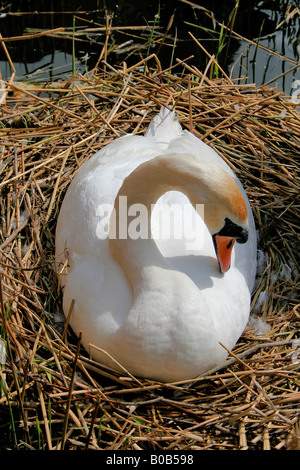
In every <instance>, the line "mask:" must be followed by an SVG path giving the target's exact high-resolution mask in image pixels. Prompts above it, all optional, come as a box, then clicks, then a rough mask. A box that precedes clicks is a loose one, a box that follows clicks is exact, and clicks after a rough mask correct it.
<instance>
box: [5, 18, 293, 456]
mask: <svg viewBox="0 0 300 470" xmlns="http://www.w3.org/2000/svg"><path fill="white" fill-rule="evenodd" d="M109 26H110V25H109V24H108V25H107V31H108V29H109ZM104 54H105V50H103V56H104ZM210 59H211V62H210V63H211V64H214V65H216V63H215V62H214V60H213V59H214V58H213V57H211V58H210ZM102 62H103V61H102ZM188 62H189V61H188V60H186V61H178V62H177V63H176V64H175V65H173V66H172V67H170V68H169V69H168V70H165V71H163V70H162V68H161V65H160V64H159V61H158V58H157V57H156V56H155V55H154V54H152V55H151V56H149V57H147V58H144V59H142V60H141V61H140V62H139V63H138V64H136V65H134V66H131V67H127V66H126V64H124V65H123V66H122V67H118V68H112V67H111V66H108V64H107V65H106V70H105V73H100V72H97V71H96V70H94V71H93V73H91V74H86V75H85V76H82V77H81V76H78V77H72V79H70V80H67V81H64V82H62V81H61V82H55V83H52V84H51V86H50V85H49V84H44V85H43V84H39V85H38V86H36V87H35V86H34V85H30V86H29V85H27V84H26V83H23V85H22V87H21V86H20V85H19V84H16V83H15V82H14V81H13V80H12V81H11V82H8V83H6V84H5V86H6V88H7V90H8V91H9V94H8V95H7V97H6V104H5V105H4V106H3V108H2V115H1V124H2V125H1V127H0V139H1V149H2V153H1V155H0V174H1V182H0V191H1V199H0V212H1V218H0V230H1V233H0V237H1V238H0V248H1V255H0V256H1V258H0V262H1V269H0V276H1V299H0V300H1V331H2V337H3V339H4V341H5V343H6V345H7V361H6V363H5V364H3V365H2V366H1V369H2V370H1V379H0V380H1V381H2V382H1V384H2V385H3V387H2V389H4V386H5V389H6V390H7V393H6V394H4V393H2V395H1V396H0V421H1V413H2V414H3V415H4V416H6V417H7V410H8V409H11V410H13V414H12V415H10V417H9V418H8V420H10V422H12V421H13V422H14V425H15V428H16V433H17V436H18V439H19V441H18V443H17V444H16V446H17V447H20V448H22V446H25V447H27V448H30V449H37V448H39V446H40V447H42V448H44V449H50V448H53V449H59V448H65V449H77V448H82V449H87V448H93V449H118V450H120V449H122V450H124V449H134V450H135V449H138V450H160V449H165V450H167V449H169V450H178V449H179V450H186V449H269V448H271V449H275V448H276V449H285V448H289V446H294V445H296V444H294V442H296V441H297V437H295V435H296V434H295V429H297V428H296V426H297V423H298V421H299V394H300V390H299V376H300V372H299V359H300V357H299V356H300V354H299V343H298V341H299V339H298V338H299V331H300V328H299V327H300V313H299V293H298V283H299V261H298V253H299V208H300V204H299V162H298V158H299V142H300V125H299V122H300V121H299V114H298V111H297V107H296V106H295V103H293V101H292V100H291V99H290V98H289V97H287V96H285V95H284V94H283V93H278V92H277V91H276V90H274V89H272V88H268V87H261V88H256V87H255V86H254V85H238V84H236V83H233V82H232V81H231V80H230V79H229V78H228V77H226V76H225V75H224V74H223V78H222V79H218V80H214V79H211V78H210V77H209V69H208V68H207V69H206V70H205V71H204V73H203V72H201V71H199V70H197V69H196V68H195V67H194V66H191V65H189V63H188ZM145 64H147V67H146V70H147V73H144V66H145ZM151 67H152V68H151ZM42 92H43V96H45V95H48V97H47V98H42V97H41V96H40V95H41V93H42ZM161 105H168V106H171V107H175V109H176V111H177V113H178V116H179V119H180V122H181V124H182V126H183V127H184V128H187V129H192V131H193V132H194V133H195V135H197V136H198V137H200V138H202V139H203V140H205V141H206V143H208V144H209V145H211V146H212V147H213V148H214V149H215V150H216V151H217V152H218V153H219V154H220V155H221V156H222V157H223V158H224V159H225V160H226V161H227V162H228V163H229V165H230V166H231V167H232V168H233V169H234V171H235V172H236V173H237V175H238V176H239V177H240V179H241V180H242V182H243V184H244V186H245V188H246V191H247V193H248V195H249V198H250V201H251V203H252V207H253V212H254V215H255V218H256V223H257V229H258V232H259V234H260V237H259V250H260V255H261V258H262V262H261V263H260V265H259V270H258V275H257V283H256V287H255V291H254V293H253V302H252V313H253V316H254V318H259V319H261V320H262V321H263V322H265V323H264V325H265V324H267V325H268V328H267V329H265V331H264V332H263V333H262V334H261V335H258V334H257V332H256V331H255V328H254V327H255V325H254V326H253V325H251V324H249V326H248V328H247V329H246V331H245V332H244V334H243V336H242V337H241V339H240V340H239V342H238V344H237V345H236V347H235V349H234V351H233V352H232V353H230V356H229V358H228V361H227V362H226V363H225V364H221V365H220V366H219V367H217V368H215V369H214V370H213V371H208V372H207V373H206V374H203V376H201V377H197V378H195V379H194V380H190V381H182V382H177V383H173V384H161V383H158V382H155V381H151V380H144V379H139V378H135V377H131V376H130V375H128V374H127V373H126V371H124V374H120V375H118V374H116V373H115V372H114V371H112V370H110V369H108V368H107V367H104V366H103V365H101V364H98V363H96V362H95V361H93V360H91V359H90V358H89V357H88V356H87V354H86V353H85V351H83V350H82V349H81V348H79V347H78V343H77V339H76V338H74V335H73V334H72V331H71V330H70V328H69V326H68V320H67V321H66V322H65V323H64V320H63V318H62V306H61V294H60V291H59V282H58V280H57V275H56V272H55V266H54V237H55V224H56V219H57V215H58V212H59V207H60V204H61V202H62V199H63V196H64V194H65V192H66V190H67V188H68V185H69V183H70V181H71V180H72V179H73V177H74V175H75V174H76V172H77V171H78V169H79V168H80V167H81V166H82V165H83V164H84V163H85V161H87V160H88V159H89V158H90V156H91V155H93V154H94V153H95V152H96V151H98V150H99V149H101V148H102V147H103V146H104V145H106V144H108V143H110V142H111V141H112V140H113V139H114V138H115V137H116V136H117V135H123V134H126V133H128V132H134V133H136V134H142V133H143V132H144V130H145V128H146V127H147V125H148V124H149V122H150V119H151V118H152V117H153V116H154V114H156V113H157V111H158V110H159V108H160V106H161ZM70 315H71V312H70ZM6 419H7V418H6ZM36 423H38V427H37V425H36ZM7 432H8V431H7Z"/></svg>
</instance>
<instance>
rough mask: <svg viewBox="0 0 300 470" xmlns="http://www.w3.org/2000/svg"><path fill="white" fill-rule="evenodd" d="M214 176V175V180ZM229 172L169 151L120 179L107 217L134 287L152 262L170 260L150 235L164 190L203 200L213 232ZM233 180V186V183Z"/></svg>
mask: <svg viewBox="0 0 300 470" xmlns="http://www.w3.org/2000/svg"><path fill="white" fill-rule="evenodd" d="M214 177H215V180H216V181H215V182H214V181H213V182H212V179H214ZM228 178H229V179H230V180H232V178H231V177H229V176H228V175H227V174H226V173H225V172H224V171H223V170H220V169H219V168H218V167H215V166H212V165H208V164H206V163H203V164H202V163H201V165H200V164H199V161H197V160H196V159H194V158H193V157H192V156H190V155H183V154H169V155H164V156H159V157H156V158H154V159H152V160H149V161H147V162H145V163H143V164H141V165H140V166H138V167H137V168H136V169H135V170H134V171H133V172H132V173H131V174H130V175H129V176H128V177H127V178H126V179H125V180H124V182H123V184H122V186H121V188H120V190H119V193H118V195H117V197H116V200H115V204H114V211H113V214H112V217H111V220H110V232H109V239H110V240H109V242H110V250H111V253H112V255H113V256H114V257H115V259H116V260H117V261H118V262H119V264H120V265H121V266H122V268H123V269H124V271H125V273H126V275H127V277H128V279H129V281H130V283H131V285H132V287H133V289H134V288H135V286H137V285H138V284H139V283H140V281H141V277H142V276H143V273H144V272H145V269H146V268H147V267H149V266H150V265H151V266H159V267H167V266H168V264H167V262H166V261H165V259H164V258H163V256H162V255H161V253H160V252H159V250H158V248H157V246H156V244H155V242H154V240H153V239H152V238H151V214H152V209H153V207H154V205H155V203H156V202H157V200H158V199H159V198H160V196H162V195H163V194H164V193H165V192H167V191H171V190H175V191H180V192H182V193H184V194H186V196H187V197H188V198H189V200H190V202H191V204H192V205H193V206H194V207H195V209H196V208H197V204H199V205H204V210H205V218H204V220H205V223H206V224H207V226H208V228H209V230H210V232H211V233H214V232H212V230H217V229H220V228H221V227H214V220H215V219H216V220H217V219H218V212H220V211H222V210H223V211H224V197H223V189H224V187H225V183H224V179H225V180H226V183H227V186H228V181H227V180H228ZM232 181H233V180H232ZM217 182H218V183H217ZM222 184H223V186H224V187H222ZM234 186H235V187H234V189H236V185H235V183H234ZM137 214H138V218H137ZM219 218H220V217H219ZM221 218H222V217H221ZM223 220H224V219H223ZM138 225H139V227H137V226H138ZM137 228H139V229H140V231H141V232H140V235H141V237H140V238H137Z"/></svg>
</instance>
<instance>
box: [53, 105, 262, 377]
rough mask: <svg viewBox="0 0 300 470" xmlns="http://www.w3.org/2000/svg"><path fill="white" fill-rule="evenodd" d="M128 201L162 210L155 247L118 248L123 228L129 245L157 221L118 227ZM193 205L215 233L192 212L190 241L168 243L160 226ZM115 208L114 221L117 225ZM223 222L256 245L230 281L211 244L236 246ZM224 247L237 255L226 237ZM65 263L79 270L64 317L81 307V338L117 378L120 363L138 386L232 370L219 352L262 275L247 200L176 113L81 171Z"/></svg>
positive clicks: (76, 315)
mask: <svg viewBox="0 0 300 470" xmlns="http://www.w3.org/2000/svg"><path fill="white" fill-rule="evenodd" d="M228 175H229V176H228ZM127 177H128V178H127ZM234 181H235V182H236V183H234ZM236 185H237V186H236ZM238 188H239V189H238ZM118 192H119V194H118ZM183 193H185V194H183ZM117 195H118V197H117ZM161 195H163V196H162V197H161ZM119 196H123V199H124V198H125V197H126V201H127V203H128V207H129V206H131V207H132V205H133V204H138V203H140V204H143V205H144V206H145V207H146V208H147V209H148V211H149V213H150V215H151V210H150V205H151V204H155V203H156V205H155V207H154V210H153V213H152V218H151V227H152V235H153V238H154V239H155V241H153V239H151V238H149V237H148V236H146V235H145V232H143V233H144V238H139V239H136V240H133V239H132V237H131V238H130V237H128V236H127V237H126V236H124V233H123V238H122V237H120V235H119V230H124V228H125V235H127V229H128V230H129V228H128V227H129V225H130V223H131V222H132V221H133V222H134V224H133V227H135V228H136V230H137V231H138V230H139V229H140V228H141V226H137V224H135V222H136V221H137V220H138V221H139V222H141V225H143V223H145V224H147V222H149V220H150V218H148V216H149V213H148V215H147V214H146V215H145V214H144V215H143V216H141V217H140V218H139V219H137V218H134V217H133V218H130V217H129V218H128V220H127V223H125V226H124V223H123V222H121V225H120V226H119V223H118V220H119V218H118V215H120V214H121V212H122V211H121V209H122V208H121V207H120V206H119V202H118V201H121V199H119ZM187 196H188V197H189V199H190V201H191V202H192V204H193V205H194V206H195V205H196V204H202V203H203V204H204V219H205V222H206V224H204V222H203V219H202V218H201V217H200V216H198V215H196V212H194V218H193V221H191V217H186V220H185V221H184V230H183V231H182V232H184V233H182V232H181V235H183V236H181V235H180V236H179V239H175V240H174V237H173V239H172V235H171V234H168V235H170V237H171V239H170V237H167V238H168V239H166V233H164V236H163V237H162V236H161V230H160V228H159V227H158V222H159V220H160V221H161V220H163V221H166V220H171V219H170V207H171V208H174V207H177V215H178V213H179V214H180V210H181V209H180V208H185V209H186V210H187V208H188V207H190V202H189V200H188V198H187ZM224 201H225V202H224ZM113 204H115V211H116V212H115V214H116V218H115V219H113V217H112V218H111V219H109V217H108V215H110V213H111V209H112V207H113ZM120 204H121V202H120ZM174 204H179V205H178V206H174ZM227 206H228V207H227ZM229 206H230V207H229ZM134 207H136V206H134ZM103 209H104V212H103V211H102V210H103ZM105 210H107V211H108V212H107V213H105ZM101 211H102V212H101ZM178 211H179V212H178ZM138 214H139V213H137V215H138ZM161 215H162V217H161V218H160V216H161ZM149 217H150V216H149ZM180 217H181V216H180ZM180 217H179V219H177V223H176V224H177V225H176V224H175V225H176V226H175V229H176V228H178V220H180V221H181V220H182V217H181V218H180ZM225 219H226V220H227V222H228V219H230V221H231V222H233V223H232V224H231V222H230V224H231V225H232V226H233V227H234V228H233V232H234V231H235V230H236V229H237V228H238V229H239V230H240V229H241V231H242V232H243V233H244V231H245V230H247V231H248V241H247V242H246V243H243V244H239V243H236V244H235V245H234V248H233V250H232V256H231V267H230V269H229V270H228V271H227V272H226V273H225V274H223V273H221V272H220V270H219V269H218V262H217V257H216V252H215V248H214V243H213V239H214V241H216V240H217V239H218V234H220V235H227V233H225V232H226V230H225V227H223V226H224V224H225ZM104 222H105V223H104ZM108 222H110V225H109V224H108ZM227 222H226V224H227ZM122 224H123V225H122ZM195 224H198V225H197V230H198V233H199V230H200V233H201V234H202V235H203V240H202V242H201V243H198V246H196V247H193V246H190V245H187V243H190V242H191V239H190V236H191V234H194V233H195V232H194V230H195ZM230 224H229V225H230ZM127 225H128V227H127ZM108 226H109V227H110V229H109V230H110V232H109V238H108V236H107V235H108ZM226 226H227V225H226ZM199 227H200V228H199ZM222 227H223V229H222ZM165 228H166V227H165ZM181 228H182V227H181ZM167 230H168V224H167ZM171 230H172V229H170V231H171ZM228 230H229V231H230V230H232V228H230V227H229V229H228ZM216 234H217V236H215V235H216ZM177 235H178V234H177ZM212 235H213V238H212ZM233 235H234V237H235V238H237V239H238V241H242V242H245V241H246V238H245V239H242V236H241V237H240V239H239V236H240V232H238V233H237V235H236V236H235V234H234V233H233ZM219 239H220V240H227V242H226V243H228V238H227V237H223V238H222V237H221V238H220V237H219ZM192 241H193V240H192ZM187 247H188V249H187ZM66 252H67V253H68V266H69V267H68V269H67V274H62V275H61V276H60V279H61V283H62V284H63V286H64V290H63V295H64V304H63V306H64V312H65V315H68V312H69V310H70V306H71V303H72V300H73V299H74V300H75V303H74V307H73V310H72V313H71V319H70V324H71V326H72V328H73V330H74V331H75V333H76V334H79V332H81V334H82V343H83V345H84V347H85V348H86V349H87V350H88V351H89V352H90V354H91V355H92V357H94V358H95V359H96V360H99V361H100V362H102V363H105V364H107V365H109V366H111V367H112V368H114V369H115V368H117V365H116V364H117V363H120V364H121V365H122V366H123V367H124V368H125V369H126V370H128V371H129V372H130V373H132V374H135V375H137V376H140V377H147V378H153V379H157V380H162V381H175V380H183V379H189V378H193V377H195V376H196V375H198V374H200V373H202V372H203V371H205V370H208V369H210V368H212V367H214V366H216V365H217V364H219V363H221V362H222V361H224V359H225V358H226V356H227V352H226V350H225V349H224V348H223V347H222V346H221V345H220V343H222V344H223V345H225V346H226V347H227V348H229V349H231V348H232V347H233V346H234V344H235V343H236V341H237V340H238V338H239V337H240V335H241V334H242V332H243V330H244V328H245V326H246V324H247V321H248V317H249V310H250V296H251V290H252V287H253V283H254V278H255V270H256V237H255V227H254V221H253V216H252V213H251V209H250V205H249V202H248V199H247V197H246V195H245V192H244V191H243V189H242V187H241V184H240V182H239V181H238V180H237V178H236V177H235V176H234V174H233V172H232V171H231V169H230V168H229V167H228V165H227V164H226V163H225V162H224V161H223V160H222V159H221V157H219V155H218V154H217V153H216V152H215V151H214V150H213V149H211V148H210V147H208V146H207V145H206V144H204V143H203V142H201V141H200V140H199V139H197V138H196V137H195V136H193V135H192V134H191V133H189V132H188V131H183V130H182V128H181V126H180V125H179V123H178V122H177V121H176V120H175V118H174V113H173V112H172V113H170V112H169V111H167V110H165V109H162V111H161V112H160V114H159V115H158V116H157V117H156V118H155V119H154V120H153V121H152V123H151V124H150V126H149V129H148V131H147V133H146V135H145V136H134V135H127V136H124V137H121V138H119V139H116V140H115V141H114V142H112V143H111V144H110V145H108V146H106V147H104V148H103V149H102V150H101V151H99V152H98V153H97V154H95V155H94V156H93V157H92V158H91V159H90V160H89V161H88V162H87V163H86V164H85V165H84V166H83V167H82V168H81V169H80V170H79V171H78V174H77V175H76V177H75V178H74V180H73V182H72V183H71V185H70V188H69V190H68V192H67V194H66V197H65V199H64V202H63V205H62V208H61V212H60V216H59V219H58V224H57V234H56V257H57V261H58V265H59V266H62V264H64V263H65V259H66ZM219 261H220V260H219ZM226 262H227V261H226V260H225V265H226ZM229 262H230V256H229ZM226 266H227V267H226V268H225V269H224V270H227V268H228V266H229V264H228V263H227V265H226ZM97 348H98V349H97ZM99 348H100V349H101V350H104V351H106V352H107V353H108V354H105V353H103V351H101V350H100V349H99ZM109 356H111V357H113V358H114V360H115V361H116V362H115V361H113V360H111V359H110V357H109Z"/></svg>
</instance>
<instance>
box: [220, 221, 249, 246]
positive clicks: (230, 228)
mask: <svg viewBox="0 0 300 470" xmlns="http://www.w3.org/2000/svg"><path fill="white" fill-rule="evenodd" d="M217 235H219V236H221V237H232V238H235V239H236V241H237V242H238V243H246V241H247V240H248V230H247V229H246V228H244V227H241V226H240V225H237V224H235V223H234V222H232V221H231V220H230V219H228V218H227V217H226V219H225V224H224V227H223V228H222V229H221V230H220V231H219V233H218V234H217ZM230 246H231V245H230ZM228 248H230V247H228Z"/></svg>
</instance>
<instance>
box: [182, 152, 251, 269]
mask: <svg viewBox="0 0 300 470" xmlns="http://www.w3.org/2000/svg"><path fill="white" fill-rule="evenodd" d="M192 165H193V170H192V172H191V171H190V169H189V170H187V169H186V168H185V173H186V174H187V173H189V180H190V189H189V198H190V200H191V202H192V204H193V205H194V207H195V208H196V206H197V204H203V205H204V221H205V223H206V225H207V227H208V230H209V232H210V234H211V236H212V239H213V242H214V247H215V251H216V255H217V259H218V263H219V267H220V270H221V272H223V273H225V272H226V271H228V269H229V268H230V264H231V254H232V248H233V246H234V243H235V242H238V243H246V242H247V240H248V212H247V206H246V202H245V199H244V197H243V195H242V193H241V191H240V189H239V187H238V184H237V183H236V181H235V180H234V178H233V177H232V176H231V175H229V174H228V173H227V172H226V171H225V170H223V169H222V168H220V167H217V166H215V165H212V164H208V163H206V162H201V165H200V164H198V162H197V163H196V164H195V163H194V162H193V161H192ZM192 165H191V168H192ZM191 180H192V181H191Z"/></svg>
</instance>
